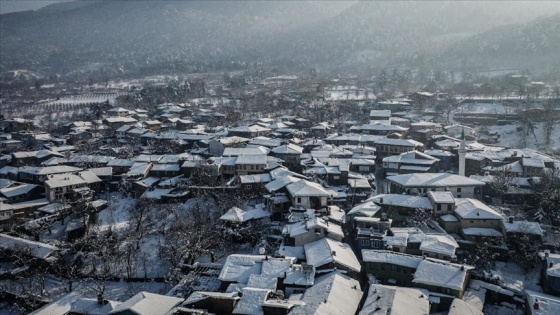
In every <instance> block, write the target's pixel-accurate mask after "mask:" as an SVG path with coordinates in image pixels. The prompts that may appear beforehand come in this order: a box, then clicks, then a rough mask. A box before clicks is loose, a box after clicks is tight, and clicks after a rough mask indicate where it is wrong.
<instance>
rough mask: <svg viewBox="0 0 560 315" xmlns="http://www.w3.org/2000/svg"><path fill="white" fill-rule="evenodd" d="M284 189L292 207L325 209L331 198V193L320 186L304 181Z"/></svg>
mask: <svg viewBox="0 0 560 315" xmlns="http://www.w3.org/2000/svg"><path fill="white" fill-rule="evenodd" d="M286 189H287V190H288V194H289V195H290V200H291V201H292V206H294V207H303V208H306V209H308V208H310V209H320V208H324V207H326V206H327V205H328V202H329V199H330V198H331V193H329V192H328V191H326V190H325V189H324V188H323V187H322V186H321V185H319V184H317V183H313V182H309V181H306V180H300V181H298V182H295V183H292V184H289V185H287V186H286Z"/></svg>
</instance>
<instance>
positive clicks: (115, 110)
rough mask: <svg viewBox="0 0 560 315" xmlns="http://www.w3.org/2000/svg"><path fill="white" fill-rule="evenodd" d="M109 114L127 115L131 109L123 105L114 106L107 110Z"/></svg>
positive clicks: (116, 115) (115, 115)
mask: <svg viewBox="0 0 560 315" xmlns="http://www.w3.org/2000/svg"><path fill="white" fill-rule="evenodd" d="M107 112H108V113H109V115H111V116H114V117H125V116H128V113H129V110H128V109H126V108H122V107H113V108H111V109H109V110H108V111H107Z"/></svg>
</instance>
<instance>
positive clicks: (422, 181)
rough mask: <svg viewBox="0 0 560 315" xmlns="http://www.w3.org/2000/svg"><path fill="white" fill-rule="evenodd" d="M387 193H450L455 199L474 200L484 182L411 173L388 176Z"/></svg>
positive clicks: (452, 175)
mask: <svg viewBox="0 0 560 315" xmlns="http://www.w3.org/2000/svg"><path fill="white" fill-rule="evenodd" d="M387 181H388V182H389V192H390V193H392V194H402V193H406V194H413V193H418V194H420V195H421V196H425V195H426V194H427V193H428V192H429V191H450V192H451V193H452V194H453V197H455V198H474V197H476V196H478V195H480V189H481V188H482V187H483V186H484V185H485V183H484V182H481V181H479V180H475V179H472V178H468V177H465V176H460V175H455V174H448V173H412V174H403V175H395V176H388V177H387Z"/></svg>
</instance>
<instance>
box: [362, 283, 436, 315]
mask: <svg viewBox="0 0 560 315" xmlns="http://www.w3.org/2000/svg"><path fill="white" fill-rule="evenodd" d="M429 295H430V293H429V292H428V291H427V290H424V289H416V288H403V287H395V286H387V285H381V284H373V285H371V286H370V287H369V292H368V297H367V299H366V301H365V302H364V306H363V307H362V310H361V311H360V313H359V315H427V314H429V313H430V301H429Z"/></svg>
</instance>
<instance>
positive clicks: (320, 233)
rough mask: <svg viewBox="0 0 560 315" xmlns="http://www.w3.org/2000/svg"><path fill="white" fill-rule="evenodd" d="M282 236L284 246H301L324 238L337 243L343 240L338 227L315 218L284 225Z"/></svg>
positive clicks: (342, 234) (340, 228) (340, 229)
mask: <svg viewBox="0 0 560 315" xmlns="http://www.w3.org/2000/svg"><path fill="white" fill-rule="evenodd" d="M282 235H283V236H284V245H286V246H303V245H305V244H307V243H311V242H313V241H317V240H319V239H322V238H324V237H328V238H330V239H333V240H335V241H339V242H340V241H342V240H343V239H344V233H343V232H342V227H341V226H340V225H338V224H335V223H329V221H328V220H326V219H323V218H317V217H311V218H309V219H307V220H304V221H300V222H296V223H292V224H288V225H286V226H285V227H284V229H283V231H282Z"/></svg>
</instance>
